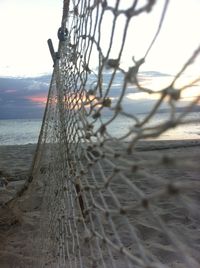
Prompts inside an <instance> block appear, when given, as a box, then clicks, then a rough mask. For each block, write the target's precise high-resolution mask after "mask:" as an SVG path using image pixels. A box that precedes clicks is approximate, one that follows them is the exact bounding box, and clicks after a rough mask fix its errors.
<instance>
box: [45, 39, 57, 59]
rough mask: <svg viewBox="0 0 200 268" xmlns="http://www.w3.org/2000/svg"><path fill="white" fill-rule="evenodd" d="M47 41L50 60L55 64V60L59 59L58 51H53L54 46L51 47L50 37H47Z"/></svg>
mask: <svg viewBox="0 0 200 268" xmlns="http://www.w3.org/2000/svg"><path fill="white" fill-rule="evenodd" d="M47 43H48V47H49V51H50V54H51V57H52V60H53V62H54V64H55V63H56V61H57V60H59V59H60V56H59V53H58V52H55V50H54V47H53V42H52V40H51V39H48V40H47Z"/></svg>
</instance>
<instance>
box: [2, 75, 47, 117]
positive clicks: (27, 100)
mask: <svg viewBox="0 0 200 268" xmlns="http://www.w3.org/2000/svg"><path fill="white" fill-rule="evenodd" d="M50 79H51V77H50V76H49V75H46V76H41V77H35V78H5V77H1V78H0V119H10V118H39V117H42V115H43V112H44V106H45V105H44V103H42V101H43V100H44V98H45V97H46V96H47V93H48V88H49V83H50ZM32 98H33V101H32ZM34 98H35V100H38V101H34ZM40 98H41V102H40V101H39V100H40Z"/></svg>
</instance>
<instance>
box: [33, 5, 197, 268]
mask: <svg viewBox="0 0 200 268" xmlns="http://www.w3.org/2000/svg"><path fill="white" fill-rule="evenodd" d="M122 2H123V3H122ZM125 2H126V1H120V0H113V1H106V0H93V1H89V0H82V1H80V0H73V1H64V12H63V19H62V25H61V28H60V29H59V39H60V43H59V49H58V52H57V53H56V54H55V55H54V56H55V57H54V58H53V59H54V72H53V75H52V81H51V85H50V90H49V96H48V101H47V106H46V111H45V116H44V120H43V125H42V129H41V133H40V137H39V143H38V149H37V153H36V157H35V162H34V168H33V180H34V181H38V182H40V183H42V185H43V188H44V191H43V202H42V213H41V216H40V217H41V223H40V240H39V241H38V240H37V247H38V249H39V253H40V257H39V258H38V267H85V268H89V267H113V268H117V267H146V268H147V267H148V268H150V267H152V268H153V267H190V268H191V267H199V263H200V259H199V253H198V251H199V250H200V244H199V241H200V240H199V237H198V232H199V193H200V182H199V180H198V179H197V176H189V175H188V176H182V179H180V176H179V175H178V174H179V173H180V172H181V171H183V170H184V168H185V167H186V166H189V165H190V166H191V167H192V164H193V163H192V162H191V161H190V159H184V158H183V156H180V161H179V159H174V158H173V155H169V156H166V155H165V156H161V154H159V153H156V151H153V150H149V151H148V146H149V145H148V144H150V143H149V142H148V141H145V140H146V139H153V138H154V139H155V138H156V137H159V136H160V135H161V134H163V133H165V132H166V131H167V130H169V129H171V128H175V127H176V126H177V125H184V124H187V125H188V124H194V123H195V122H196V121H197V119H195V118H191V117H188V113H189V112H190V111H192V109H193V108H196V107H197V106H198V102H199V100H200V95H199V92H197V93H198V94H196V96H194V97H191V98H189V99H188V101H187V102H184V107H182V106H180V105H179V104H181V103H183V102H182V99H181V98H182V94H183V93H184V92H185V91H187V90H188V89H191V88H193V87H194V86H197V83H198V81H199V78H198V77H196V78H194V79H192V80H190V77H187V79H185V80H184V83H183V82H180V81H182V80H181V79H182V78H183V77H184V72H185V71H187V69H188V68H189V67H190V66H191V65H192V64H193V63H194V61H195V60H196V58H197V57H198V54H199V53H200V47H198V48H197V49H196V50H195V51H194V52H193V53H191V57H190V58H189V59H188V61H187V62H186V63H185V65H184V66H183V67H182V68H181V69H180V71H179V72H178V73H177V74H176V75H174V76H168V77H167V78H168V80H167V81H168V85H166V86H164V88H162V89H161V88H159V89H158V88H154V87H153V86H152V87H151V86H148V81H149V80H148V79H150V78H149V77H148V72H146V73H145V72H141V71H140V70H141V68H142V67H143V66H144V65H145V62H146V61H147V58H148V55H149V54H150V52H151V50H152V48H153V47H154V45H155V42H156V41H157V39H158V38H159V36H160V32H161V30H162V29H163V24H164V22H165V17H167V10H168V6H169V1H168V0H165V1H164V0H163V1H159V3H157V2H156V1H155V0H148V1H137V0H133V1H127V3H125ZM125 4H126V6H125ZM157 5H160V18H159V20H158V22H157V25H156V28H155V32H153V33H152V36H151V39H150V40H149V44H148V43H147V44H146V45H147V47H146V50H145V51H144V55H143V56H142V57H140V58H138V59H136V57H137V55H134V51H132V49H131V46H130V44H131V42H133V40H132V36H133V32H134V30H135V27H134V25H135V21H137V20H138V19H139V18H140V17H141V16H143V15H145V16H147V17H148V16H151V15H152V14H153V12H154V9H155V8H156V6H157ZM141 36H142V33H141ZM177 38H178V36H177ZM138 42H142V41H141V40H140V41H138ZM173 42H175V41H173ZM128 48H129V49H128ZM128 57H129V60H130V59H131V61H130V65H129V66H128V64H124V65H123V63H124V62H126V61H127V59H128ZM175 60H176V59H174V61H175ZM151 79H152V81H153V78H152V77H151ZM186 80H187V81H186ZM138 94H144V95H145V96H146V99H148V98H149V100H150V105H149V106H148V105H147V106H148V107H147V108H148V111H146V112H145V113H144V114H140V113H139V112H138V113H137V109H138V111H140V109H139V106H137V102H139V99H138V98H136V96H138ZM128 95H129V97H130V96H131V99H130V98H129V100H130V101H129V103H128V102H126V100H127V96H128ZM134 98H136V99H134ZM144 106H146V105H144ZM159 112H160V113H161V112H162V113H165V115H166V117H162V118H165V119H162V120H160V121H159V120H158V121H156V120H154V119H155V117H156V116H159ZM157 144H159V142H158V143H157ZM145 150H146V151H145ZM181 157H182V158H181ZM181 161H182V162H181ZM183 163H184V164H183ZM172 167H173V171H174V170H175V172H174V173H173V172H171V174H170V170H171V168H172ZM193 168H194V171H195V166H194V167H193ZM196 168H197V167H196ZM166 169H168V171H169V173H168V175H167V173H166V172H165V170H166ZM162 171H163V172H162ZM162 174H163V176H162Z"/></svg>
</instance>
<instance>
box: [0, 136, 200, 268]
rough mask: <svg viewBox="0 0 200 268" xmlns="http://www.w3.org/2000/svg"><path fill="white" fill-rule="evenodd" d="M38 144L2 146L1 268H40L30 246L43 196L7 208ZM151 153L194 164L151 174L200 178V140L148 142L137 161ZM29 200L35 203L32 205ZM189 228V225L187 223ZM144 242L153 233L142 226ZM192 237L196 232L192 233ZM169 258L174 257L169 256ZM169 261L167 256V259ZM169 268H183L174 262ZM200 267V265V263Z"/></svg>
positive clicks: (139, 149)
mask: <svg viewBox="0 0 200 268" xmlns="http://www.w3.org/2000/svg"><path fill="white" fill-rule="evenodd" d="M35 148H36V145H33V144H28V145H15V146H0V178H4V179H5V180H6V185H3V186H1V187H0V267H1V268H10V267H13V268H25V267H37V266H35V265H34V263H35V259H34V258H35V257H33V256H34V249H33V248H32V244H31V241H30V239H31V237H32V238H33V237H34V236H35V234H36V232H37V230H36V228H35V226H36V223H37V222H38V220H39V213H40V204H41V195H40V193H39V192H37V191H35V192H34V194H33V195H32V196H29V192H26V194H25V195H24V197H22V198H21V199H20V201H19V202H18V201H15V202H14V203H12V202H11V203H12V206H8V205H6V203H7V202H9V200H12V198H13V197H14V196H15V195H16V193H17V192H18V191H19V190H20V189H21V188H22V187H23V185H24V183H25V181H26V180H27V178H28V176H29V175H30V174H29V171H30V167H31V164H32V160H33V154H34V151H35ZM152 154H155V155H156V157H159V156H163V155H165V156H171V155H173V157H175V158H187V159H189V160H190V163H191V165H188V166H186V167H184V168H183V169H182V170H181V169H180V170H179V171H177V169H173V168H172V167H171V168H170V169H166V168H164V167H155V170H153V169H152V168H151V172H152V173H155V174H157V175H158V176H162V177H167V176H174V175H175V176H176V178H178V179H179V180H182V179H183V180H184V178H185V177H186V176H187V177H188V179H190V178H191V180H192V181H193V180H198V179H199V175H200V165H199V159H200V140H185V141H156V142H155V141H154V142H153V141H145V142H141V143H139V144H138V147H137V153H136V155H135V156H137V159H139V160H140V159H141V160H146V161H148V160H149V161H151V159H152ZM30 199H31V200H32V201H31V202H30ZM186 225H187V224H186ZM141 228H143V230H142V234H143V236H144V239H147V240H148V242H149V243H150V242H151V239H154V243H155V241H156V240H155V238H152V235H153V234H152V235H151V233H149V230H148V229H145V226H143V227H142V225H141ZM191 235H192V236H194V233H192V231H191ZM168 257H169V258H170V257H171V255H170V254H169V256H168ZM165 258H167V256H165ZM172 263H173V264H172V265H171V266H170V267H177V268H180V267H181V266H179V264H178V263H177V264H176V262H175V261H174V262H172ZM199 265H200V264H199Z"/></svg>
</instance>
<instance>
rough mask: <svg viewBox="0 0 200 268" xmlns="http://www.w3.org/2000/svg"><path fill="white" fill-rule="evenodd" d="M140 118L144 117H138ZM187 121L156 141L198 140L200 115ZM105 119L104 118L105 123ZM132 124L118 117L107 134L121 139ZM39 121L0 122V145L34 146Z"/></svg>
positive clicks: (159, 118)
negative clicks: (189, 121)
mask: <svg viewBox="0 0 200 268" xmlns="http://www.w3.org/2000/svg"><path fill="white" fill-rule="evenodd" d="M140 116H141V118H142V117H144V116H145V115H140ZM166 119H167V114H165V113H159V114H157V115H156V116H155V118H154V121H153V124H159V122H163V120H166ZM188 119H191V120H193V121H195V122H193V123H190V124H186V125H180V126H178V127H176V128H174V129H171V130H168V131H167V132H165V133H164V134H163V135H162V136H160V137H159V138H158V139H160V140H184V139H200V113H199V112H193V113H190V114H189V115H188ZM106 120H107V118H105V121H106ZM132 124H133V122H132V121H131V120H130V119H128V118H127V119H126V120H124V118H123V117H121V116H119V117H117V118H116V120H115V121H114V123H112V124H110V125H109V128H108V132H109V134H110V135H112V136H115V137H118V138H119V137H121V136H123V135H124V134H125V133H126V132H127V129H130V127H131V125H132ZM41 125H42V120H41V119H10V120H0V145H23V144H35V143H37V141H38V137H39V133H40V129H41Z"/></svg>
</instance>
